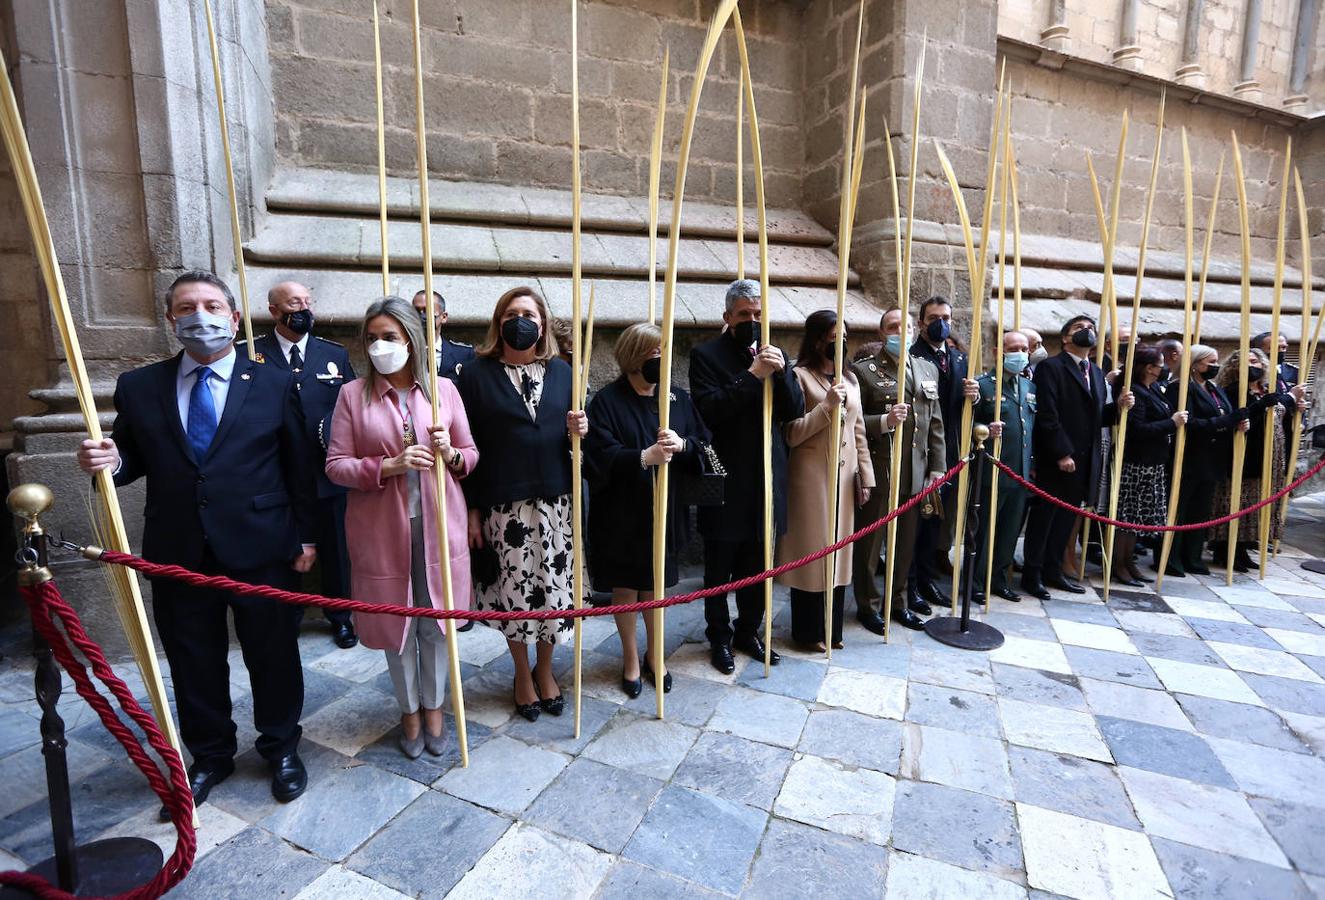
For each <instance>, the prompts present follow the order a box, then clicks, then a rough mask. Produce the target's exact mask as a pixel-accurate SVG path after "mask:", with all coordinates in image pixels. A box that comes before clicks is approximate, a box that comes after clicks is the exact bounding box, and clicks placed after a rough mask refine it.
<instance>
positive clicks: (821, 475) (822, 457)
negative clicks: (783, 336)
mask: <svg viewBox="0 0 1325 900" xmlns="http://www.w3.org/2000/svg"><path fill="white" fill-rule="evenodd" d="M794 372H795V375H796V380H797V382H798V383H799V384H800V387H801V390H802V391H803V392H804V394H805V415H803V416H801V417H800V418H799V419H793V420H791V421H790V422H788V423H787V425H786V436H787V445H788V446H789V447H790V448H791V454H790V459H789V465H788V471H787V533H786V534H785V535H783V536H782V538H781V539H780V540H779V541H778V546H777V563H778V564H779V565H781V564H782V563H784V562H789V561H791V560H795V559H800V558H801V557H802V556H805V555H807V554H809V553H813V552H814V551H816V550H819V549H821V548H823V547H825V546H827V545H828V544H830V543H832V542H833V541H834V540H837V539H841V538H843V537H846V536H847V535H848V534H850V533H851V531H852V525H853V522H854V521H855V515H856V483H857V479H859V482H860V485H861V486H862V487H867V488H873V487H874V467H873V466H872V465H871V464H870V450H869V444H868V443H867V442H866V440H865V419H864V417H863V416H862V415H861V406H860V387H859V386H858V385H857V383H856V376H855V375H854V374H853V373H852V372H851V370H850V369H848V370H847V374H846V385H847V399H846V403H845V404H844V406H845V408H846V420H845V421H844V422H843V423H842V447H841V451H842V453H841V466H840V467H839V468H838V478H837V493H838V505H837V535H836V537H833V536H832V535H830V534H829V533H828V443H829V437H830V435H831V434H832V428H831V427H830V425H831V421H832V420H831V419H830V418H829V412H828V411H827V410H826V409H825V408H824V407H823V406H822V405H821V404H822V402H823V399H824V397H825V396H827V394H828V384H829V381H828V376H826V375H822V374H815V373H813V372H811V371H810V370H809V369H806V368H803V367H801V366H797V367H796V368H795V369H794ZM839 409H840V407H839ZM824 565H825V563H824V562H822V561H820V562H815V563H811V564H810V565H808V566H802V567H801V568H799V569H793V570H792V571H790V572H788V573H786V574H785V575H782V576H780V577H779V578H778V581H780V582H781V583H783V584H786V585H788V586H790V587H793V588H798V589H799V590H802V591H822V590H823V589H824ZM850 583H851V547H850V546H847V547H844V548H843V549H841V550H839V551H838V553H837V564H836V572H835V576H834V579H833V586H834V587H842V586H845V585H848V584H850Z"/></svg>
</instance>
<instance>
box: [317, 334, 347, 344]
mask: <svg viewBox="0 0 1325 900" xmlns="http://www.w3.org/2000/svg"><path fill="white" fill-rule="evenodd" d="M313 340H315V341H321V342H322V343H324V344H330V345H331V346H333V347H344V346H345V345H344V344H342V343H341V342H340V341H333V340H332V339H331V338H324V337H323V336H322V335H320V334H315V335H313Z"/></svg>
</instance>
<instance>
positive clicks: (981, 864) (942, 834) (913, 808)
mask: <svg viewBox="0 0 1325 900" xmlns="http://www.w3.org/2000/svg"><path fill="white" fill-rule="evenodd" d="M892 843H893V847H894V848H896V849H898V850H905V851H907V852H910V853H918V854H920V855H922V856H928V857H931V858H933V859H938V860H942V861H944V862H949V863H952V864H954V865H958V866H962V867H963V868H967V869H976V870H978V871H982V872H990V873H992V874H995V875H1000V876H1003V877H1012V878H1015V877H1017V875H1018V873H1019V872H1020V870H1021V869H1022V865H1023V863H1022V856H1021V839H1020V838H1019V836H1018V833H1017V824H1016V817H1015V815H1014V814H1013V809H1012V804H1010V803H1006V802H1004V801H1002V800H996V799H994V798H992V797H986V796H984V795H983V794H975V793H972V792H971V791H962V790H958V789H956V788H950V787H944V786H943V785H938V784H925V783H923V782H918V781H900V782H898V785H897V799H896V800H895V801H894V803H893V841H892Z"/></svg>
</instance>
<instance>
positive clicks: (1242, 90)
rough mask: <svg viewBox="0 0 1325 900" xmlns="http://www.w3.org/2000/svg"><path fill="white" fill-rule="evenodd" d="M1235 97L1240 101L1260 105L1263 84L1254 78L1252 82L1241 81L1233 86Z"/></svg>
mask: <svg viewBox="0 0 1325 900" xmlns="http://www.w3.org/2000/svg"><path fill="white" fill-rule="evenodd" d="M1233 96H1234V97H1237V98H1238V99H1239V100H1246V101H1247V102H1248V103H1260V102H1261V97H1262V96H1264V91H1262V90H1261V83H1260V82H1259V81H1257V80H1255V79H1254V78H1253V79H1252V80H1250V81H1239V82H1238V83H1237V84H1235V85H1233Z"/></svg>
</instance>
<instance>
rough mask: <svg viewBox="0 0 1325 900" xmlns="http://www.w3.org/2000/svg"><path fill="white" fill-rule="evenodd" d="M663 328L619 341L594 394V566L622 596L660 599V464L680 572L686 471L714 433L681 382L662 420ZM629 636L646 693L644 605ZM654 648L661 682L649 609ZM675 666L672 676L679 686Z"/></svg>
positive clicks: (668, 682)
mask: <svg viewBox="0 0 1325 900" xmlns="http://www.w3.org/2000/svg"><path fill="white" fill-rule="evenodd" d="M660 342H661V335H660V333H659V331H658V328H657V327H656V326H654V325H648V324H638V325H632V326H630V327H629V328H627V329H626V330H625V331H623V332H622V333H621V337H620V338H618V339H617V343H616V348H615V352H616V360H617V365H618V366H619V367H620V370H621V374H620V376H619V377H618V378H617V379H616V380H615V381H613V382H612V383H611V384H609V385H607V387H605V388H603V389H602V390H601V391H599V392H598V393H597V394H595V395H594V398H593V400H592V401H590V403H589V421H590V422H591V423H592V424H591V425H590V428H589V434H588V437H587V438H586V439H585V442H584V453H585V462H586V475H587V477H588V479H589V568H590V570H591V571H592V573H593V587H594V590H595V591H610V592H611V594H612V602H613V603H614V604H620V603H635V602H637V601H639V600H651V599H653V596H654V593H653V587H654V585H653V484H654V478H655V476H656V473H657V468H656V467H657V466H659V465H662V464H664V463H667V464H670V466H671V473H672V474H671V478H670V481H669V491H668V494H669V496H668V508H667V543H668V553H667V566H666V572H665V573H664V579H663V580H664V582H665V584H667V585H668V586H670V585H673V584H676V582H677V580H678V575H677V565H676V557H677V552H678V551H679V550H680V544H681V534H682V530H683V527H684V526H683V521H682V518H683V516H684V513H685V509H684V507H683V506H681V504H680V503H679V502H678V500H677V497H678V492H679V489H680V483H681V480H682V475H683V473H685V472H687V471H690V472H694V471H697V470H698V467H699V454H700V453H702V452H703V446H704V445H706V444H707V443H708V442H709V440H710V437H709V432H708V429H707V428H705V427H704V422H703V420H702V419H700V416H699V410H698V409H696V408H695V404H694V402H693V401H691V399H690V395H689V394H687V393H686V392H685V391H683V390H680V389H679V388H672V396H671V421H670V423H669V424H670V425H671V427H670V428H669V429H668V430H666V431H662V430H660V429H659V428H658V398H657V390H658V387H657V385H658V379H659V377H660V374H661V373H660V364H661V360H660V355H661V353H660ZM616 623H617V632H618V633H619V634H620V636H621V656H622V668H621V689H622V690H623V691H625V693H626V695H627V696H629V697H637V696H639V693H640V691H641V690H642V689H643V682H642V680H641V678H640V667H641V663H640V656H639V649H638V645H637V642H636V639H635V614H634V613H623V614H621V615H618V616H617V617H616ZM644 628H645V631H646V635H647V641H648V647H649V650H647V651H646V652H645V656H644V661H643V670H644V672H645V673H646V674H647V675H648V676H649V679H650V680H651V681H654V682H655V687H656V677H655V675H654V673H655V672H657V662H658V661H657V660H655V659H652V658H651V653H652V647H653V634H654V617H653V616H652V615H645V617H644ZM671 686H672V676H671V674H670V673H667V674H666V675H665V676H664V678H663V691H664V692H666V691H669V690H671Z"/></svg>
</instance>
